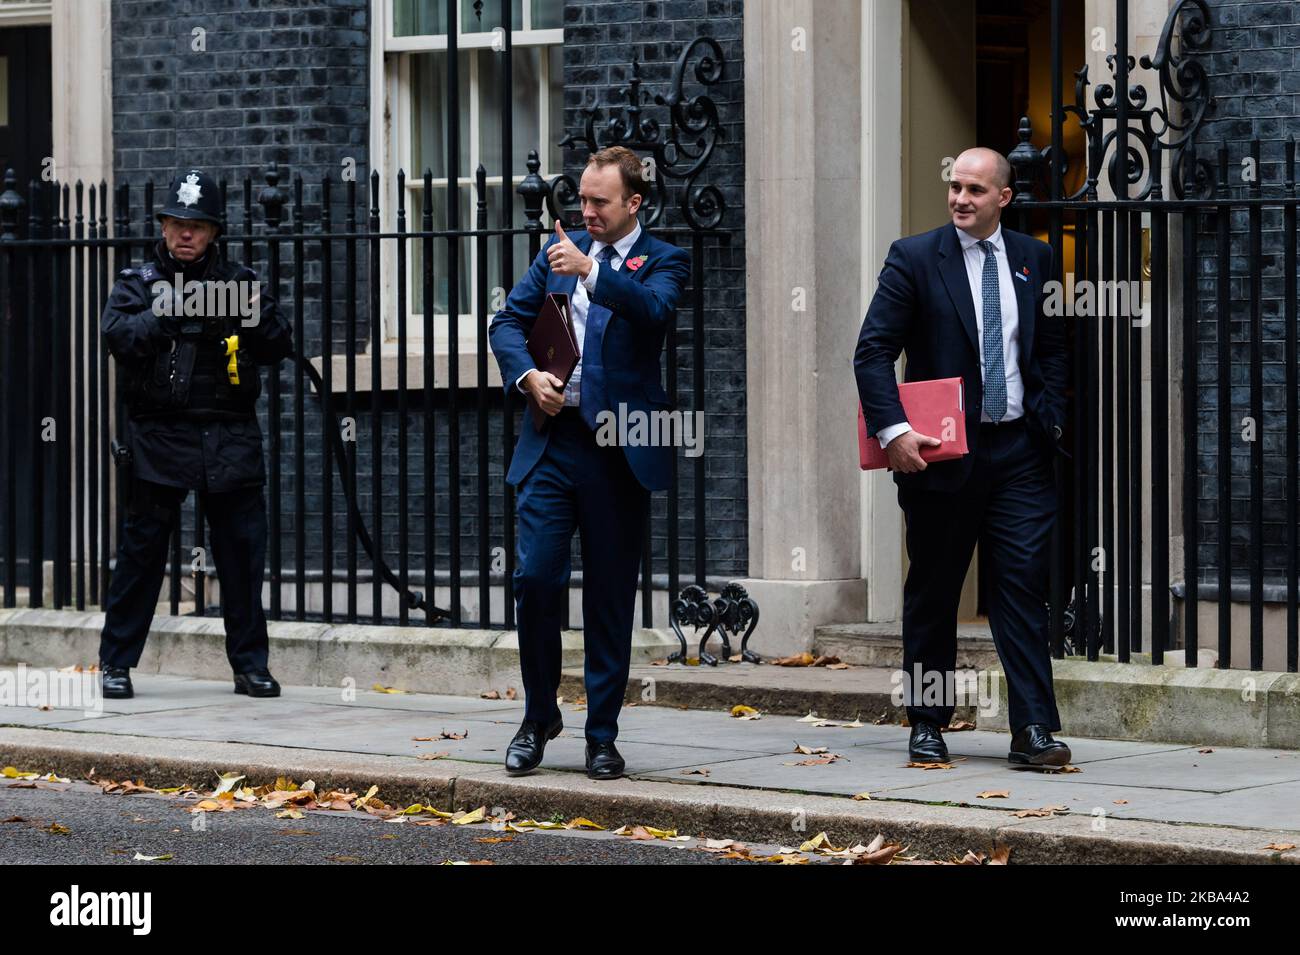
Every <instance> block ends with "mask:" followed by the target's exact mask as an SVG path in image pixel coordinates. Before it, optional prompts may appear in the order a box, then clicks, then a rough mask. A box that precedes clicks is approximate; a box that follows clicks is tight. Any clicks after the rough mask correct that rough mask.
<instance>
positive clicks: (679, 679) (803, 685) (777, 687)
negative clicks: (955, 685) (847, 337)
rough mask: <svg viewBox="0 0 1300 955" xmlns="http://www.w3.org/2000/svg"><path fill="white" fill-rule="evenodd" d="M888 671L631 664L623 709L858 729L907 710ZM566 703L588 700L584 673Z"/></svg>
mask: <svg viewBox="0 0 1300 955" xmlns="http://www.w3.org/2000/svg"><path fill="white" fill-rule="evenodd" d="M896 672H897V670H896V668H891V667H850V668H849V669H847V670H830V669H827V668H826V667H782V666H772V665H771V664H766V663H764V664H754V663H720V664H718V666H716V667H711V666H687V665H683V664H680V663H672V664H668V665H664V666H658V665H654V664H641V665H638V664H634V665H633V666H632V668H631V669H630V670H629V673H628V683H627V694H626V696H625V697H624V700H625V702H626V703H628V704H635V705H644V706H671V707H677V708H679V709H690V710H730V709H731V708H732V707H733V706H736V705H738V704H743V705H745V706H752V707H753V708H754V709H756V710H758V711H759V712H760V713H772V714H779V715H784V716H806V715H807V714H809V713H815V714H816V715H817V716H820V717H823V718H825V719H833V720H853V719H858V720H861V721H862V722H863V723H901V722H903V719H904V715H905V714H904V711H903V709H902V708H901V707H899V706H896V705H895V703H894V700H893V698H892V696H893V691H894V674H895V673H896ZM560 695H561V696H563V697H564V699H565V700H566V701H568V700H574V699H577V698H580V697H584V696H585V695H586V690H585V687H584V685H583V678H582V669H581V668H580V667H572V668H569V669H566V670H564V671H563V673H562V675H561V678H560ZM975 710H976V707H975V706H973V705H972V706H959V707H958V708H957V710H956V712H955V713H954V715H953V719H954V720H965V721H968V722H971V723H974V722H975Z"/></svg>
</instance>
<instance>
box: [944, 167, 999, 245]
mask: <svg viewBox="0 0 1300 955" xmlns="http://www.w3.org/2000/svg"><path fill="white" fill-rule="evenodd" d="M1010 201H1011V163H1009V162H1007V158H1006V157H1005V156H1003V155H1002V154H1001V153H999V152H996V151H994V150H992V149H986V148H985V147H983V146H976V147H974V148H972V149H967V150H964V151H963V152H962V153H961V154H960V155H959V156H958V157H957V161H956V162H954V163H953V166H952V173H951V175H950V177H949V180H948V212H949V213H950V214H951V215H952V223H953V225H955V226H956V227H957V228H959V229H961V230H962V231H964V232H967V233H969V234H970V235H973V236H975V237H976V238H977V239H986V238H988V237H989V236H990V235H992V234H993V232H994V230H995V229H997V226H998V220H999V219H1000V218H1001V216H1002V209H1003V207H1004V206H1006V205H1007V203H1009V202H1010Z"/></svg>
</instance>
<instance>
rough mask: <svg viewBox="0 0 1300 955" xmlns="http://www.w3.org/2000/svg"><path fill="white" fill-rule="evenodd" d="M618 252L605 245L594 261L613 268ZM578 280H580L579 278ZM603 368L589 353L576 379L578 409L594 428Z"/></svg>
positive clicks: (584, 343)
mask: <svg viewBox="0 0 1300 955" xmlns="http://www.w3.org/2000/svg"><path fill="white" fill-rule="evenodd" d="M617 254H618V252H617V251H616V250H615V249H614V247H613V246H612V245H607V246H605V247H604V248H603V249H601V250H600V251H599V252H597V253H596V261H597V262H599V263H600V265H601V267H602V268H613V266H612V265H611V264H610V262H611V261H612V260H613V258H614V256H615V255H617ZM579 281H582V280H581V279H579ZM591 324H592V323H591V296H588V297H587V326H586V331H585V332H584V333H583V340H582V354H583V356H584V359H586V357H587V356H588V355H589V351H588V349H587V340H588V338H589V337H590V332H591ZM604 378H605V370H604V369H603V368H602V367H601V366H600V361H599V356H598V355H595V354H590V360H589V361H588V360H584V361H583V363H582V377H581V378H579V379H578V411H579V413H580V414H581V415H582V420H583V421H585V422H587V427H589V428H591V430H592V431H595V430H596V415H597V414H598V413H599V412H600V411H601V410H602V409H603V408H604V407H605V381H604Z"/></svg>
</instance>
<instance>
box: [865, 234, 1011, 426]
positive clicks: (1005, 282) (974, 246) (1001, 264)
mask: <svg viewBox="0 0 1300 955" xmlns="http://www.w3.org/2000/svg"><path fill="white" fill-rule="evenodd" d="M953 228H956V226H954V227H953ZM957 240H958V241H959V242H960V243H961V253H962V260H963V261H964V262H965V264H966V281H967V282H968V283H969V284H970V294H971V299H972V300H973V301H974V303H975V327H976V329H977V330H978V332H979V356H980V378H981V380H983V377H984V250H983V249H981V248H980V247H979V241H980V240H979V239H977V238H975V236H973V235H971V234H970V233H968V232H965V231H963V230H962V229H957ZM988 241H989V242H990V243H992V245H993V254H994V256H995V257H996V259H997V266H998V273H997V277H998V298H999V300H1000V301H1001V311H1002V366H1003V369H1004V371H1005V372H1006V376H1007V413H1006V414H1005V415H1003V416H1002V420H1003V421H1004V422H1005V421H1011V420H1013V419H1015V418H1019V417H1020V416H1021V415H1023V414H1024V403H1025V383H1024V381H1022V380H1021V377H1020V310H1019V307H1018V306H1017V304H1016V289H1015V286H1014V285H1013V284H1012V278H1011V267H1010V265H1008V263H1007V246H1006V242H1005V241H1004V240H1003V237H1002V225H1001V224H1000V223H999V224H998V227H997V228H996V229H994V230H993V234H992V235H991V236H989V237H988ZM980 420H981V421H990V420H992V419H990V418H989V416H988V414H987V413H985V412H984V411H983V410H981V412H980ZM911 430H912V426H911V425H910V424H908V423H907V422H906V421H900V422H898V423H897V424H893V425H890V426H889V427H888V428H881V429H880V430H879V431H878V432H876V437H877V438H878V439H879V441H880V446H881V447H882V448H887V447H889V442H890V441H893V440H894V439H895V438H896V437H898V436H899V435H900V434H903V433H904V432H906V431H911ZM932 437H933V435H932Z"/></svg>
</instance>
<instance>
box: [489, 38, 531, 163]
mask: <svg viewBox="0 0 1300 955" xmlns="http://www.w3.org/2000/svg"><path fill="white" fill-rule="evenodd" d="M478 57H479V61H478V79H479V100H478V108H479V149H480V153H479V155H480V158H481V162H482V163H483V168H484V169H486V170H487V174H488V175H489V176H500V175H502V171H503V169H504V168H505V166H504V163H503V162H502V157H501V54H499V53H491V52H488V51H481V52H479V54H478ZM540 62H541V52H540V50H539V49H538V48H537V47H515V48H514V55H513V56H512V57H511V68H512V73H513V76H512V77H511V90H512V93H511V101H512V105H513V111H512V113H511V126H510V128H511V137H512V151H513V152H514V155H513V156H511V157H510V162H511V165H512V168H511V172H512V173H515V172H519V171H522V170H523V167H524V159H525V158H526V157H527V156H528V150H530V149H537V148H538V147H539V145H540V144H539V143H538V139H539V137H540V132H539V123H538V116H537V90H538V84H539V83H540V82H541V77H540V74H539V64H540Z"/></svg>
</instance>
